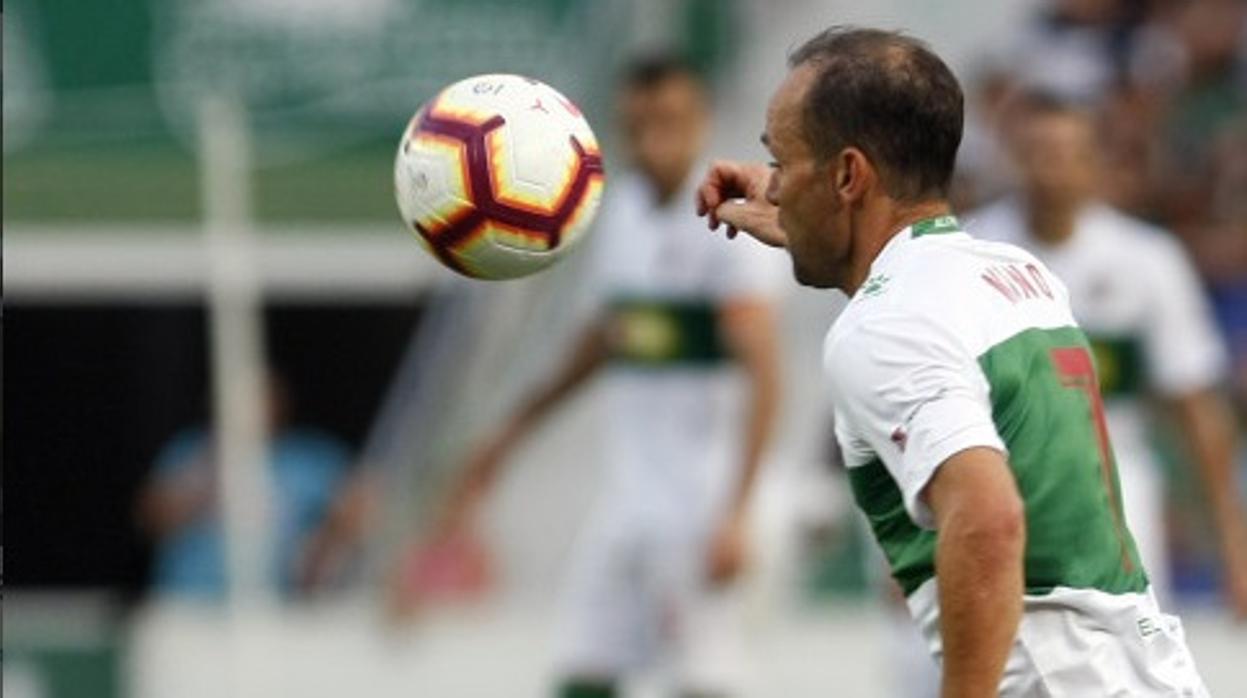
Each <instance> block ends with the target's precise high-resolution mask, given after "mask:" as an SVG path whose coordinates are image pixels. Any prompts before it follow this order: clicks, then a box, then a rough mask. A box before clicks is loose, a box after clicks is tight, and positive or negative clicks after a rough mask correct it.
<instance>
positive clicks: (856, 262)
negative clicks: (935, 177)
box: [844, 199, 952, 296]
mask: <svg viewBox="0 0 1247 698" xmlns="http://www.w3.org/2000/svg"><path fill="white" fill-rule="evenodd" d="M950 213H952V207H951V206H949V204H948V202H947V201H945V200H943V199H936V200H932V201H923V202H921V203H917V204H898V203H897V202H895V201H892V200H887V202H886V203H884V204H882V205H880V206H879V207H878V208H877V209H876V210H874V211H869V210H868V211H864V212H863V213H862V216H861V221H860V223H859V225H860V226H861V230H862V231H863V232H862V233H860V234H858V235H857V236H855V237H854V240H855V244H856V249H855V250H854V251H853V264H852V266H851V267H850V270H849V274H848V278H847V279H846V282H845V284H844V292H845V293H847V294H848V295H850V296H852V295H853V294H855V293H857V289H858V288H860V287H861V285H862V284H863V283H865V282H866V277H867V276H869V275H870V267H871V265H872V264H874V262H875V259H876V258H877V257H878V256H879V253H880V252H882V251H883V248H884V247H886V246H887V244H888V243H889V242H891V240H892V238H894V237H896V235H897V234H898V233H900V232H901V231H902V230H904V229H906V228H908V227H909V226H911V225H913V224H914V223H917V222H918V221H922V220H926V219H928V218H935V217H937V216H947V215H949V214H950Z"/></svg>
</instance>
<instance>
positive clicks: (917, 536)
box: [824, 216, 1198, 695]
mask: <svg viewBox="0 0 1247 698" xmlns="http://www.w3.org/2000/svg"><path fill="white" fill-rule="evenodd" d="M824 361H825V367H826V371H827V373H828V375H829V377H830V386H829V387H830V390H831V397H832V401H833V404H834V406H835V413H836V436H837V439H838V440H839V442H840V446H841V449H842V450H843V453H844V457H845V462H846V465H847V466H848V472H849V480H850V483H851V486H852V490H853V494H854V497H855V499H856V500H857V503H858V505H859V507H860V508H861V509H862V511H863V512H864V513H865V515H866V518H867V519H868V520H869V523H870V526H871V528H872V530H873V532H874V535H875V537H876V539H877V540H878V542H879V544H880V546H881V547H882V549H883V551H884V553H885V555H886V557H887V559H888V561H889V563H890V565H891V568H892V573H893V576H894V577H895V578H896V580H897V581H898V582H899V584H900V586H901V588H902V589H903V590H904V592H905V594H906V596H907V597H908V603H909V606H910V610H911V612H912V613H913V614H914V615H915V618H916V620H917V621H918V622H919V625H920V626H921V628H922V629H923V631H924V634H925V635H926V636H927V639H928V642H929V643H930V645H931V649H932V651H933V652H934V653H935V654H936V656H937V657H938V656H939V654H940V648H939V609H938V601H937V599H938V594H937V591H936V579H935V549H936V532H935V531H934V530H932V527H933V525H934V521H933V518H932V514H931V512H930V510H929V509H928V507H927V505H926V504H925V503H924V501H923V499H922V497H921V496H920V495H921V493H922V491H923V488H924V487H925V486H926V485H927V483H928V482H929V481H930V479H931V477H932V475H933V474H934V473H935V471H936V469H937V468H939V466H940V464H941V463H943V462H944V461H945V460H946V459H948V458H949V457H950V456H952V455H954V454H956V453H957V452H959V451H962V450H965V449H967V448H971V447H979V446H983V447H989V448H994V449H997V450H1000V451H1002V452H1004V453H1006V454H1007V458H1008V463H1009V466H1010V467H1011V469H1012V470H1013V474H1014V476H1015V478H1016V480H1017V485H1018V490H1019V492H1020V493H1021V496H1022V499H1023V501H1024V503H1025V509H1026V530H1027V536H1026V549H1025V583H1026V611H1025V614H1024V618H1023V622H1022V626H1021V628H1020V629H1019V634H1018V640H1017V642H1018V645H1019V647H1021V649H1020V650H1019V651H1017V652H1015V653H1014V656H1013V657H1012V658H1011V660H1010V666H1009V668H1008V669H1007V671H1006V682H1005V684H1002V694H1004V695H1109V694H1110V693H1112V692H1111V691H1109V692H1106V693H1098V692H1097V690H1098V688H1106V690H1107V687H1109V686H1127V687H1134V686H1136V685H1142V684H1139V682H1140V681H1142V682H1143V683H1146V682H1147V681H1150V680H1151V679H1150V678H1147V679H1141V678H1139V677H1138V676H1136V675H1131V676H1129V677H1127V678H1124V679H1123V678H1121V677H1120V676H1111V677H1104V676H1098V677H1088V676H1080V677H1079V678H1078V679H1077V680H1076V682H1075V683H1074V684H1071V685H1073V686H1075V687H1082V688H1080V689H1079V690H1089V691H1090V692H1083V693H1068V694H1067V693H1062V692H1060V691H1057V692H1055V693H1032V691H1033V690H1037V689H1034V686H1036V685H1038V684H1037V683H1036V682H1040V683H1045V684H1046V685H1048V686H1049V687H1051V686H1056V685H1061V684H1060V681H1061V679H1059V678H1054V676H1055V675H1056V674H1057V673H1059V671H1060V669H1059V668H1058V665H1059V664H1062V663H1065V662H1074V663H1079V662H1081V664H1086V658H1085V657H1083V658H1081V659H1079V658H1078V657H1077V656H1075V655H1076V654H1077V652H1075V651H1073V650H1072V649H1070V648H1073V647H1075V646H1076V645H1077V644H1078V643H1080V642H1082V643H1088V642H1089V643H1090V644H1091V645H1097V644H1098V643H1107V646H1108V647H1109V649H1106V650H1105V651H1106V652H1108V653H1109V654H1107V655H1105V656H1112V655H1113V653H1114V652H1115V651H1116V650H1115V649H1112V648H1113V647H1116V646H1117V645H1116V644H1115V643H1119V642H1126V643H1129V642H1132V641H1133V642H1136V643H1142V642H1145V641H1146V642H1149V643H1153V644H1152V646H1153V647H1154V643H1155V640H1152V639H1148V636H1146V635H1143V634H1142V633H1143V632H1144V629H1150V628H1153V627H1164V628H1166V631H1165V633H1162V634H1163V635H1164V637H1165V641H1166V642H1169V641H1171V640H1173V641H1174V642H1176V644H1175V645H1174V646H1175V647H1177V648H1179V649H1180V651H1179V650H1178V649H1175V650H1174V651H1173V652H1166V656H1167V657H1169V656H1173V657H1178V655H1181V654H1182V653H1183V652H1185V649H1184V645H1183V644H1182V643H1181V641H1180V633H1178V634H1177V635H1175V634H1173V633H1170V632H1169V631H1168V630H1167V628H1168V627H1169V626H1168V625H1166V624H1167V623H1168V621H1167V620H1166V619H1165V618H1162V617H1160V616H1159V615H1158V612H1156V611H1155V610H1154V602H1151V601H1150V599H1151V597H1150V596H1149V595H1148V594H1147V589H1148V579H1147V575H1146V573H1145V572H1144V570H1143V567H1142V565H1141V564H1140V562H1139V558H1138V554H1137V552H1136V550H1135V545H1134V541H1133V539H1132V537H1131V535H1130V531H1129V530H1128V528H1127V526H1126V523H1125V521H1124V517H1123V515H1122V510H1121V497H1120V487H1119V484H1118V479H1117V474H1116V467H1115V462H1114V456H1113V450H1112V447H1111V445H1110V444H1109V439H1108V433H1107V427H1106V425H1105V418H1104V413H1103V405H1102V402H1101V399H1100V393H1099V391H1098V389H1097V379H1096V373H1095V362H1094V359H1093V356H1092V352H1091V346H1090V344H1089V343H1088V341H1087V338H1086V337H1085V335H1084V334H1083V332H1082V331H1081V330H1080V329H1079V327H1078V325H1077V323H1076V322H1075V321H1074V317H1073V315H1072V313H1071V310H1070V306H1069V297H1068V294H1067V292H1066V289H1065V286H1064V285H1063V284H1062V283H1061V282H1060V281H1059V280H1058V279H1057V278H1056V277H1055V276H1053V275H1052V274H1051V272H1049V271H1048V269H1047V268H1046V267H1045V266H1044V265H1043V263H1042V262H1040V261H1039V260H1038V259H1036V258H1035V257H1034V256H1032V255H1031V254H1029V253H1027V252H1025V251H1023V250H1021V249H1019V248H1017V247H1014V246H1012V245H1007V244H1002V243H995V242H986V241H982V240H977V239H974V238H972V237H970V236H969V235H967V234H966V233H964V232H962V231H961V230H960V226H959V224H958V222H957V220H956V219H955V218H953V217H951V216H945V217H941V218H935V219H930V220H927V221H922V222H920V223H917V224H915V225H913V226H912V227H910V228H907V229H905V230H903V231H901V232H900V233H898V234H897V235H896V236H895V237H894V238H893V239H892V240H891V241H890V242H889V243H888V244H887V245H886V246H885V247H884V249H883V250H882V252H881V253H880V254H879V256H878V257H877V258H876V259H875V261H874V264H873V265H872V267H871V269H870V273H869V276H868V278H867V280H866V281H865V283H864V284H863V285H862V287H861V288H860V289H859V290H858V291H857V293H856V294H855V295H854V296H853V298H852V299H851V300H850V302H849V304H848V306H847V307H846V308H845V310H844V312H843V313H842V314H841V316H840V317H839V319H837V321H836V323H835V325H834V326H833V327H832V329H831V331H830V332H829V334H828V336H827V340H826V345H825V347H824ZM1052 613H1056V616H1057V617H1058V618H1060V620H1059V621H1052V620H1051V617H1050V615H1051V614H1052ZM1054 622H1056V624H1058V625H1059V624H1060V623H1065V624H1066V626H1065V627H1066V628H1067V630H1069V631H1070V632H1069V633H1068V634H1069V635H1079V633H1075V632H1073V630H1072V629H1076V628H1080V627H1081V628H1092V629H1094V628H1097V627H1098V628H1101V629H1105V628H1109V629H1119V633H1118V634H1119V635H1121V636H1122V637H1114V636H1113V633H1112V632H1108V633H1106V632H1100V636H1102V637H1100V638H1099V639H1095V634H1094V632H1093V631H1088V632H1087V633H1082V635H1086V637H1083V636H1082V635H1079V639H1077V640H1071V641H1070V642H1069V643H1067V644H1068V645H1069V646H1068V647H1065V650H1068V651H1065V650H1061V649H1059V648H1060V647H1062V644H1061V642H1060V639H1061V638H1060V637H1058V636H1054V635H1053V632H1054V631H1053V630H1052V629H1051V625H1052V623H1054ZM1136 624H1137V627H1136ZM1040 628H1042V629H1040ZM1136 635H1137V636H1138V637H1135V636H1136ZM1175 636H1176V637H1177V640H1174V637H1175ZM1088 637H1090V638H1092V639H1091V640H1088ZM1045 638H1047V639H1046V640H1045ZM1045 643H1047V644H1046V645H1045ZM1086 646H1089V645H1085V644H1084V647H1086ZM1140 651H1141V652H1142V651H1144V650H1142V649H1141V650H1140ZM1151 651H1153V652H1155V650H1154V649H1153V650H1151ZM1188 659H1189V658H1188V657H1186V656H1185V655H1182V656H1181V657H1178V658H1176V659H1172V660H1168V659H1167V660H1166V661H1173V662H1183V661H1187V660H1188ZM1108 663H1109V664H1112V662H1108ZM1081 664H1080V665H1079V666H1081ZM1130 666H1131V662H1129V661H1125V660H1123V664H1122V665H1121V666H1119V667H1116V668H1111V669H1106V670H1105V671H1108V672H1109V673H1114V672H1116V674H1121V673H1122V672H1126V673H1129V672H1132V671H1133V669H1131V668H1130ZM1191 666H1192V667H1193V664H1191ZM1119 670H1120V671H1119ZM1087 671H1092V672H1093V673H1094V671H1098V670H1093V669H1087ZM1067 674H1068V672H1067ZM1192 681H1193V682H1195V683H1197V682H1198V679H1197V677H1196V678H1195V679H1192ZM1008 686H1013V688H1011V689H1010V690H1005V689H1006V688H1007V687H1008ZM1131 690H1133V689H1131ZM1127 693H1128V694H1130V695H1150V694H1149V693H1146V692H1144V693H1131V692H1130V690H1127ZM1112 694H1113V695H1116V693H1112ZM1192 695H1197V694H1192Z"/></svg>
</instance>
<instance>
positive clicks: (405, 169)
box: [394, 75, 604, 279]
mask: <svg viewBox="0 0 1247 698" xmlns="http://www.w3.org/2000/svg"><path fill="white" fill-rule="evenodd" d="M603 182H604V176H603V172H602V155H601V152H600V151H599V149H598V143H597V139H596V138H594V136H593V131H592V130H591V129H590V128H589V123H588V122H587V121H585V118H584V116H583V115H582V114H581V113H580V110H579V109H577V108H576V105H575V104H572V102H571V101H570V100H568V99H567V98H566V97H564V96H563V95H561V94H559V92H558V91H556V90H555V89H554V88H552V87H550V86H549V85H546V84H543V83H541V82H539V81H537V80H533V79H531V78H525V77H521V76H519V75H479V76H477V77H473V78H468V79H466V80H462V81H460V82H457V83H455V84H453V85H451V86H449V87H447V88H446V89H444V90H442V91H441V93H439V94H438V95H437V96H436V97H435V98H433V99H432V100H431V101H429V102H428V103H426V104H425V105H424V106H422V107H421V108H420V109H419V111H417V112H416V115H415V117H413V118H412V120H411V123H410V124H409V125H408V127H407V130H406V132H405V133H404V134H403V138H402V141H401V142H400V143H399V146H398V155H397V157H396V158H395V160H394V196H395V198H396V199H397V201H398V210H399V211H400V212H401V213H402V216H403V220H404V222H405V223H406V224H407V225H408V226H410V227H411V229H412V230H413V231H414V232H415V234H416V239H417V240H419V241H420V243H421V244H422V245H423V246H424V248H425V249H426V250H428V252H429V253H431V254H432V255H433V256H434V257H435V258H437V259H438V261H440V262H442V263H443V264H445V265H446V266H447V267H450V268H451V269H453V270H455V271H457V272H459V273H461V274H464V275H467V276H471V277H474V278H478V279H511V278H515V277H519V276H526V275H528V274H532V273H534V272H537V271H539V270H541V269H544V268H545V267H548V266H549V265H551V264H553V263H554V262H556V261H557V260H559V259H560V258H562V257H563V256H564V255H566V254H567V253H568V252H569V251H571V249H572V248H573V247H575V246H576V244H577V243H578V242H579V241H580V240H581V238H583V237H584V233H585V229H586V228H587V227H588V226H589V224H590V223H591V222H592V220H593V216H594V214H595V213H596V212H597V208H598V202H599V200H600V199H601V195H602V187H603Z"/></svg>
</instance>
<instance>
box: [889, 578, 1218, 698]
mask: <svg viewBox="0 0 1247 698" xmlns="http://www.w3.org/2000/svg"><path fill="white" fill-rule="evenodd" d="M936 594H937V592H936V585H935V583H934V580H932V581H930V582H927V583H926V584H924V585H923V586H922V587H920V588H919V589H918V590H917V591H916V592H914V594H912V595H911V596H910V598H909V605H910V609H911V611H913V612H914V613H915V618H916V619H918V621H919V624H920V626H921V627H922V630H923V634H924V635H925V636H926V639H927V643H928V646H929V647H930V648H931V650H932V652H933V654H934V655H935V657H936V658H937V659H939V658H940V657H941V652H940V640H939V623H938V619H937V618H936V617H935V616H936V614H935V613H934V612H933V608H934V606H935V604H934V603H932V602H933V601H934V599H935V598H936ZM1000 695H1001V696H1002V697H1003V698H1090V697H1091V696H1095V697H1096V698H1101V697H1103V698H1110V697H1111V698H1118V697H1120V698H1150V697H1152V696H1155V697H1157V698H1159V697H1161V696H1164V697H1165V698H1208V690H1207V689H1206V688H1205V687H1204V682H1203V680H1202V679H1201V678H1200V676H1199V672H1198V671H1197V669H1196V667H1195V660H1194V659H1193V658H1192V656H1191V652H1190V650H1189V649H1187V646H1186V638H1185V637H1184V636H1183V633H1182V623H1181V622H1180V621H1179V620H1178V619H1177V618H1176V617H1175V616H1170V615H1166V614H1164V613H1161V612H1160V609H1159V607H1158V606H1157V605H1156V598H1155V597H1154V596H1153V595H1152V593H1151V591H1150V590H1149V591H1148V592H1146V593H1142V594H1106V593H1104V592H1100V591H1095V590H1092V589H1067V588H1058V589H1056V590H1054V591H1053V592H1052V593H1051V594H1046V595H1044V596H1027V597H1026V600H1025V606H1024V612H1023V616H1022V622H1021V625H1020V626H1019V628H1018V635H1017V639H1016V640H1015V641H1014V645H1013V651H1012V653H1011V654H1010V655H1009V659H1008V662H1007V663H1006V665H1005V675H1004V679H1003V681H1002V682H1001V684H1000Z"/></svg>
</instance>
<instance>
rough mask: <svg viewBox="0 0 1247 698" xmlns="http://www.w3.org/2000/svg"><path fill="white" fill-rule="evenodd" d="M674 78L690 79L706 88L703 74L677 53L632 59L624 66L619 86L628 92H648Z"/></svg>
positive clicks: (652, 54) (654, 54)
mask: <svg viewBox="0 0 1247 698" xmlns="http://www.w3.org/2000/svg"><path fill="white" fill-rule="evenodd" d="M673 78H688V79H690V80H692V81H693V82H694V83H695V84H697V85H698V86H700V87H703V88H704V87H705V80H704V79H703V78H702V75H701V73H700V72H698V70H697V69H696V68H695V67H693V64H692V63H690V62H689V61H688V60H687V59H686V58H684V57H683V56H681V55H679V54H675V53H651V54H646V55H643V56H638V57H636V58H634V59H632V60H631V61H630V62H629V63H628V64H627V65H626V66H624V69H623V72H622V74H621V76H620V81H619V84H620V86H621V87H623V88H624V89H628V90H648V89H651V88H654V87H657V86H658V85H660V84H662V83H664V82H666V81H668V80H671V79H673Z"/></svg>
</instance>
